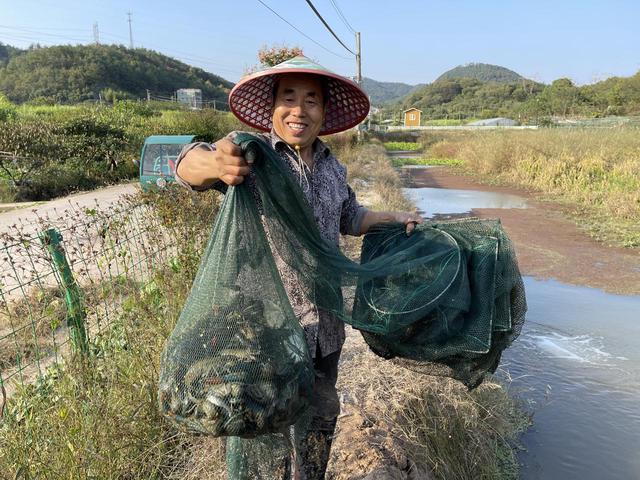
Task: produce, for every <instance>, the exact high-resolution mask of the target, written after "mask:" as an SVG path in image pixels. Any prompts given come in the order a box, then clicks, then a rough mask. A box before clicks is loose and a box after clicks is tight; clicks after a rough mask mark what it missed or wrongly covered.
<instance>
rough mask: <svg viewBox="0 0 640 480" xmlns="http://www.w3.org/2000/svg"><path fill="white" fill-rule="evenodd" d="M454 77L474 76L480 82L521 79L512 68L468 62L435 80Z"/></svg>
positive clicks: (513, 81) (503, 81)
mask: <svg viewBox="0 0 640 480" xmlns="http://www.w3.org/2000/svg"><path fill="white" fill-rule="evenodd" d="M454 78H474V79H476V80H480V81H481V82H496V83H515V82H519V81H521V80H522V78H523V77H522V76H520V75H518V74H517V73H516V72H514V71H513V70H509V69H508V68H505V67H500V66H498V65H489V64H488V63H469V64H467V65H460V66H457V67H455V68H452V69H451V70H448V71H446V72H444V73H443V74H442V75H440V76H439V77H438V78H437V79H436V80H435V81H436V82H439V81H441V80H452V79H454Z"/></svg>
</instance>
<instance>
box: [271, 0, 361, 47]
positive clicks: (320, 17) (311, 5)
mask: <svg viewBox="0 0 640 480" xmlns="http://www.w3.org/2000/svg"><path fill="white" fill-rule="evenodd" d="M258 1H259V0H258ZM306 2H307V4H308V5H309V6H310V7H311V10H313V13H315V14H316V16H317V17H318V18H319V19H320V21H321V22H322V23H323V24H324V26H325V27H327V30H329V31H330V32H331V35H333V36H334V37H335V39H336V40H338V42H340V45H342V46H343V47H344V48H345V49H346V50H347V51H348V52H349V53H351V54H352V55H356V53H355V52H353V51H352V50H351V49H350V48H349V47H347V46H346V45H345V44H344V42H343V41H342V40H340V39H339V38H338V35H336V34H335V32H334V31H333V30H331V27H330V26H329V24H328V23H327V22H325V21H324V18H322V15H320V12H318V10H316V7H314V6H313V3H311V0H306Z"/></svg>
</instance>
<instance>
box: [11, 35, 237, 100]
mask: <svg viewBox="0 0 640 480" xmlns="http://www.w3.org/2000/svg"><path fill="white" fill-rule="evenodd" d="M3 56H4V58H5V59H6V58H8V62H6V63H5V62H3V61H2V58H3ZM232 86H233V83H231V82H229V81H227V80H225V79H223V78H222V77H218V76H216V75H213V74H210V73H207V72H205V71H204V70H202V69H200V68H196V67H192V66H190V65H187V64H185V63H182V62H180V61H178V60H176V59H174V58H171V57H167V56H165V55H162V54H160V53H157V52H154V51H151V50H146V49H141V48H136V49H129V48H126V47H124V46H122V45H119V46H117V45H77V46H70V45H63V46H53V47H35V48H30V49H28V50H26V51H19V50H17V49H14V48H13V47H9V46H7V45H2V46H0V92H2V93H4V94H5V95H6V96H7V97H8V98H9V99H10V100H12V101H14V102H17V103H20V102H26V101H33V100H36V99H38V100H43V101H50V102H56V103H75V102H81V101H84V100H89V99H98V98H99V94H102V95H103V97H105V96H106V97H109V96H111V97H113V96H114V95H116V96H117V97H118V98H145V97H146V95H147V90H149V91H150V92H151V93H152V94H153V95H163V96H169V95H171V94H173V93H174V92H175V91H176V90H178V89H180V88H200V89H202V95H203V98H204V99H207V100H214V99H215V100H225V101H226V98H227V95H228V92H229V90H230V89H231V87H232Z"/></svg>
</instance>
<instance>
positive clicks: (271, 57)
mask: <svg viewBox="0 0 640 480" xmlns="http://www.w3.org/2000/svg"><path fill="white" fill-rule="evenodd" d="M299 55H304V53H302V49H301V48H300V47H287V46H286V45H282V46H278V45H272V46H271V47H267V46H266V45H265V46H264V47H262V48H261V49H260V50H258V60H260V64H261V65H262V66H263V67H273V66H274V65H277V64H279V63H282V62H285V61H287V60H289V59H290V58H293V57H297V56H299Z"/></svg>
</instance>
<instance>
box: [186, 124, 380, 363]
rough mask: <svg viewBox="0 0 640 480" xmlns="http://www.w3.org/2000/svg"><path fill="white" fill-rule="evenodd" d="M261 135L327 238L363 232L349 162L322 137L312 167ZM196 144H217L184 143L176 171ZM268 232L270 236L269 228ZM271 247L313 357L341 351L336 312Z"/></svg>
mask: <svg viewBox="0 0 640 480" xmlns="http://www.w3.org/2000/svg"><path fill="white" fill-rule="evenodd" d="M236 134H237V132H232V133H230V134H229V135H228V136H227V138H228V139H230V140H233V138H234V137H235V135H236ZM257 136H258V137H260V138H261V139H263V140H264V141H265V142H267V143H268V144H269V145H271V147H272V148H273V149H274V150H275V151H276V152H277V153H278V154H279V155H280V157H281V158H282V159H283V160H284V162H285V164H286V165H287V166H288V167H289V169H290V170H291V172H292V174H293V176H294V178H296V179H298V181H299V184H300V187H301V188H302V192H303V193H304V196H305V198H306V200H307V202H308V203H309V205H310V206H311V208H312V210H313V213H314V217H315V219H316V222H317V224H318V227H319V229H320V234H321V236H322V237H323V238H324V239H325V240H326V241H328V242H331V243H333V244H335V245H338V244H339V240H340V234H343V235H358V234H359V232H360V227H361V225H362V219H363V218H364V215H365V213H366V212H367V209H366V208H365V207H363V206H361V205H360V204H359V203H358V201H357V200H356V196H355V193H354V191H353V190H352V189H351V187H350V186H349V185H348V184H347V169H346V167H345V166H344V165H342V164H341V163H340V162H339V161H338V160H337V159H336V157H335V156H334V155H333V154H332V153H331V150H330V149H329V147H327V146H326V145H325V144H324V143H323V142H322V141H321V140H320V139H316V140H315V142H314V143H313V147H312V148H313V166H312V167H311V168H309V167H308V166H307V165H306V164H305V163H304V162H303V161H302V160H301V159H300V158H299V156H298V155H297V153H296V151H295V150H294V149H293V148H292V147H291V146H289V145H288V144H287V143H286V142H285V141H284V140H282V139H281V138H280V137H278V136H277V135H276V134H275V132H273V131H271V132H270V133H264V134H258V135H257ZM193 148H206V149H207V150H211V149H213V148H215V147H213V146H212V145H210V144H208V143H203V142H197V143H192V144H189V145H186V146H185V147H184V149H183V150H182V152H181V153H180V155H179V157H178V159H177V161H176V170H177V165H179V163H180V161H181V160H182V158H183V157H184V155H185V154H186V153H187V152H188V151H190V150H192V149H193ZM175 177H176V181H177V182H178V183H179V184H181V185H183V186H185V187H187V188H191V189H194V190H206V189H208V188H215V189H217V190H220V191H223V192H224V191H226V184H224V183H223V182H221V181H218V182H216V183H215V184H213V185H211V186H208V187H193V186H192V185H190V184H188V183H187V182H186V181H185V180H183V179H182V178H180V177H179V176H178V174H177V171H176V175H175ZM246 181H247V184H248V185H249V187H250V188H252V189H253V190H254V192H255V180H254V177H253V172H252V173H250V174H249V175H248V177H247V179H246ZM254 196H255V195H254ZM266 233H267V238H269V232H268V231H267V232H266ZM271 250H272V252H273V254H274V258H275V261H276V265H277V267H278V271H279V273H280V276H281V278H282V282H283V284H284V288H285V291H286V292H287V296H288V297H289V302H290V303H291V306H292V307H293V311H294V313H295V314H296V317H297V318H298V320H299V322H300V323H301V325H302V326H303V328H304V331H305V334H306V337H307V344H308V345H309V350H310V352H311V356H312V357H315V355H316V351H318V352H319V353H320V356H321V357H326V356H327V355H330V354H332V353H334V352H337V351H338V350H340V348H341V347H342V344H343V343H344V338H345V336H344V335H345V334H344V324H343V323H342V321H341V320H339V319H338V318H337V317H336V316H335V315H333V314H331V313H329V312H327V311H324V310H322V309H318V308H317V307H316V306H315V305H314V304H313V303H312V302H310V301H309V300H307V299H306V298H305V296H304V294H303V292H302V289H301V288H300V286H299V284H298V281H297V278H296V274H295V272H294V271H293V270H292V269H291V268H290V267H289V266H288V265H286V264H285V263H284V262H283V261H282V260H281V259H280V257H279V256H278V254H277V252H276V250H275V249H274V248H272V249H271Z"/></svg>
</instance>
